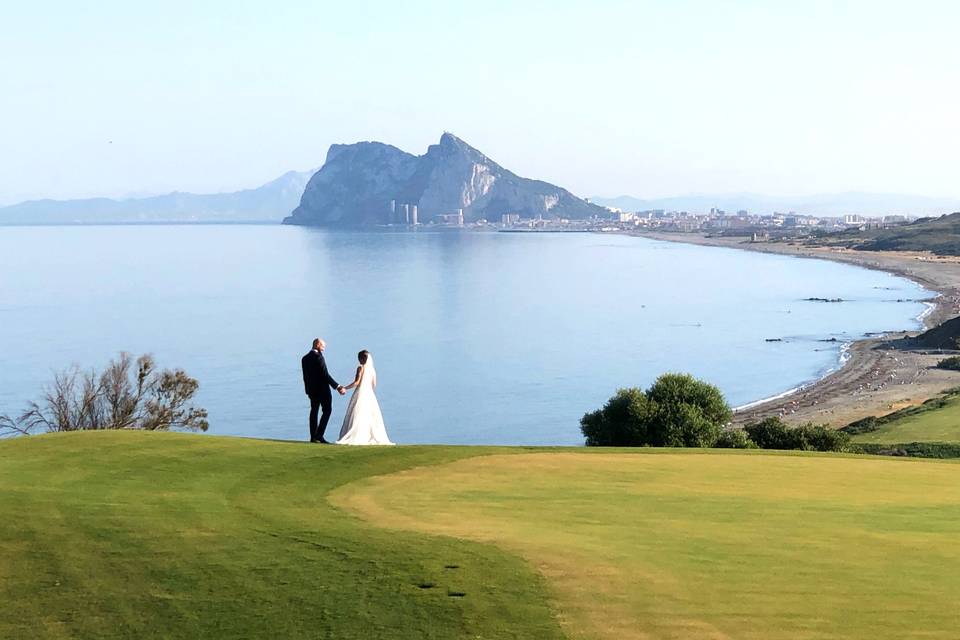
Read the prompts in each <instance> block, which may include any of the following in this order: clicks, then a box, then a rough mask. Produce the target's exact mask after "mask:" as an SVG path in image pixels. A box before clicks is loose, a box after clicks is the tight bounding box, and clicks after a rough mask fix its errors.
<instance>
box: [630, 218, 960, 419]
mask: <svg viewBox="0 0 960 640" xmlns="http://www.w3.org/2000/svg"><path fill="white" fill-rule="evenodd" d="M626 235H629V236H633V237H639V238H647V239H650V240H660V241H665V242H679V243H684V244H695V245H700V246H708V247H720V248H727V249H740V250H741V251H754V252H757V253H772V254H777V255H788V256H795V257H798V258H808V259H815V260H831V261H833V262H842V263H845V264H850V265H853V266H858V267H862V268H867V269H873V270H876V271H884V272H887V273H891V274H893V275H896V276H899V277H902V278H906V279H908V280H911V281H912V282H914V283H916V284H919V285H920V286H922V287H923V288H925V289H927V290H928V291H930V292H932V293H934V294H935V295H934V297H931V298H928V299H925V300H924V301H923V302H924V303H926V304H927V309H926V310H925V311H924V312H923V313H922V314H920V316H918V317H917V320H918V321H919V322H920V323H921V325H922V326H923V329H924V330H925V329H928V328H931V327H934V326H936V325H938V324H940V323H942V322H943V321H945V320H947V319H949V318H952V317H954V316H956V315H958V314H960V258H952V257H941V256H933V255H931V254H926V253H919V252H893V251H876V252H874V251H856V250H852V249H834V248H822V247H806V246H801V245H796V244H791V243H786V242H777V243H769V242H750V241H749V240H747V239H744V238H722V237H709V236H705V235H702V234H696V233H670V232H649V233H644V232H639V233H638V232H627V233H626ZM920 332H921V331H893V332H890V333H885V334H883V335H880V336H873V337H869V338H865V339H862V340H856V341H853V342H850V343H847V344H845V345H843V346H842V347H841V356H840V362H839V363H838V366H836V367H834V368H832V369H831V370H828V371H827V372H826V373H825V374H824V375H822V376H820V377H819V378H817V379H813V380H810V381H807V382H804V383H802V384H799V385H797V386H796V387H795V388H793V389H788V390H787V391H784V392H783V393H781V394H778V395H776V396H773V397H770V398H761V399H759V400H756V401H753V402H749V403H747V404H745V405H742V406H740V407H737V408H736V409H734V418H733V421H734V423H736V424H743V423H746V422H754V421H757V420H762V419H764V418H767V417H771V416H779V417H781V418H783V420H784V421H786V422H788V423H790V424H802V423H806V422H816V423H826V424H830V425H831V426H834V427H842V426H845V425H847V424H849V423H850V422H853V421H855V420H859V419H861V418H865V417H867V416H875V415H883V414H886V413H890V412H892V411H896V410H898V409H902V408H904V407H906V406H910V405H915V404H920V403H922V402H924V401H925V400H928V399H930V398H933V397H936V396H938V395H940V394H941V393H942V392H943V391H945V390H947V389H949V388H950V387H954V386H957V385H958V384H960V374H958V373H956V372H951V371H945V370H942V369H937V368H936V364H937V362H939V361H940V359H942V358H943V357H944V354H942V353H937V352H929V351H926V350H922V349H911V348H906V347H904V346H903V345H902V342H901V343H898V342H897V341H902V339H903V338H906V337H912V336H915V335H918V334H919V333H920ZM844 354H846V355H847V357H846V359H845V360H844Z"/></svg>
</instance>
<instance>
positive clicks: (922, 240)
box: [813, 213, 960, 256]
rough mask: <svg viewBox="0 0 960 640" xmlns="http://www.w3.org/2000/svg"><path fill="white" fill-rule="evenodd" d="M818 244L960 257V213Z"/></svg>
mask: <svg viewBox="0 0 960 640" xmlns="http://www.w3.org/2000/svg"><path fill="white" fill-rule="evenodd" d="M813 242H814V243H816V244H839V245H843V246H847V247H851V248H854V249H862V250H865V251H930V252H932V253H935V254H938V255H943V256H956V255H960V213H951V214H949V215H945V216H940V217H939V218H920V219H919V220H916V221H914V222H911V223H910V224H905V225H903V226H900V227H894V228H891V229H874V230H867V231H859V230H856V229H851V230H849V231H842V232H839V233H831V234H828V235H825V236H822V237H821V238H819V239H818V240H816V241H813Z"/></svg>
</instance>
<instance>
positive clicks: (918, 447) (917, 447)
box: [849, 442, 960, 459]
mask: <svg viewBox="0 0 960 640" xmlns="http://www.w3.org/2000/svg"><path fill="white" fill-rule="evenodd" d="M849 450H850V451H852V452H853V453H867V454H871V455H876V456H910V457H913V458H940V459H948V458H960V444H958V443H956V442H905V443H901V444H884V443H879V442H858V443H854V444H852V445H850V447H849Z"/></svg>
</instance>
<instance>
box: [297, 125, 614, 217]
mask: <svg viewBox="0 0 960 640" xmlns="http://www.w3.org/2000/svg"><path fill="white" fill-rule="evenodd" d="M391 203H392V204H391ZM405 205H406V208H405ZM413 207H416V209H417V218H418V221H419V222H421V223H426V222H430V221H432V220H434V219H436V218H437V217H438V216H452V215H456V214H457V213H458V212H459V211H460V210H461V209H462V210H463V220H464V222H473V221H477V220H482V219H485V220H489V221H491V222H499V221H500V216H502V215H504V214H508V213H510V214H519V215H520V216H521V217H523V218H536V217H537V216H542V217H544V218H547V219H555V218H573V219H579V218H588V217H590V216H593V215H603V214H605V213H606V212H605V210H604V209H603V208H602V207H599V206H597V205H594V204H591V203H589V202H587V201H585V200H582V199H580V198H578V197H576V196H574V195H573V194H572V193H570V192H569V191H567V190H566V189H563V188H561V187H558V186H556V185H552V184H549V183H547V182H542V181H540V180H530V179H528V178H521V177H520V176H518V175H516V174H514V173H512V172H510V171H508V170H506V169H504V168H503V167H501V166H500V165H498V164H497V163H496V162H494V161H493V160H491V159H490V158H488V157H487V156H485V155H483V154H482V153H480V152H479V151H477V150H476V149H474V148H473V147H471V146H470V145H468V144H467V143H466V142H464V141H463V140H461V139H460V138H457V137H456V136H455V135H453V134H450V133H444V134H443V136H442V137H441V138H440V142H439V144H435V145H431V146H430V148H429V149H427V152H426V153H425V154H424V155H422V156H415V155H412V154H409V153H406V152H405V151H401V150H400V149H397V148H396V147H392V146H390V145H387V144H383V143H380V142H358V143H356V144H350V145H338V144H335V145H332V146H331V147H330V150H329V151H328V152H327V161H326V162H325V163H324V165H323V167H321V168H320V170H319V171H317V173H315V174H314V175H313V177H312V178H311V179H310V181H309V183H307V187H306V189H305V190H304V192H303V197H302V198H301V200H300V206H298V207H297V208H296V209H294V211H293V213H292V214H291V215H290V216H289V217H288V218H286V219H285V220H284V223H286V224H302V225H333V226H338V225H342V226H350V225H369V224H390V223H405V222H408V221H412V211H413Z"/></svg>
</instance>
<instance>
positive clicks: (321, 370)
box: [300, 338, 346, 444]
mask: <svg viewBox="0 0 960 640" xmlns="http://www.w3.org/2000/svg"><path fill="white" fill-rule="evenodd" d="M326 348H327V343H326V342H324V341H323V340H321V339H320V338H314V339H313V348H312V349H310V351H308V352H307V355H305V356H303V357H302V358H301V359H300V367H301V368H302V369H303V390H304V391H305V392H306V394H307V397H309V398H310V442H321V443H323V444H330V443H329V442H328V441H327V440H325V439H324V438H323V433H324V432H325V431H326V430H327V422H329V421H330V413H331V412H332V411H333V394H331V393H330V389H331V388H334V389H336V390H337V393H339V394H340V395H343V394H345V393H346V391H344V390H343V387H342V386H341V385H339V384H337V381H336V380H334V379H333V377H332V376H331V375H330V372H329V371H327V362H326V360H324V359H323V350H324V349H326ZM320 409H323V413H321V414H320V422H319V423H318V422H317V413H319V412H320Z"/></svg>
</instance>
